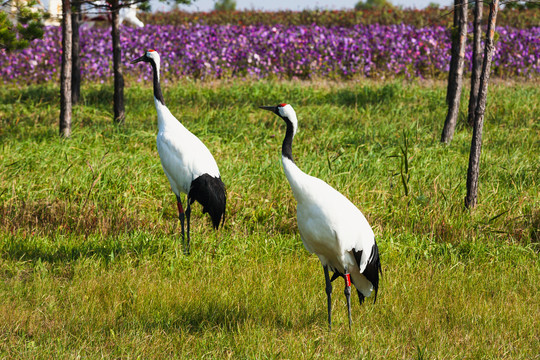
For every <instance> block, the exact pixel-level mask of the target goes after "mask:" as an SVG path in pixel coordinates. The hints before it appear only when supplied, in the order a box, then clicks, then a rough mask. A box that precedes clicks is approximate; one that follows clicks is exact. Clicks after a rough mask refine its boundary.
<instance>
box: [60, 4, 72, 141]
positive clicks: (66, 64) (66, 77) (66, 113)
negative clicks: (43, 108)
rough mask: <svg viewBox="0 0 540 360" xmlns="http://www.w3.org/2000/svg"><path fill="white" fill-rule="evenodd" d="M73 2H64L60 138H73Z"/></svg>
mask: <svg viewBox="0 0 540 360" xmlns="http://www.w3.org/2000/svg"><path fill="white" fill-rule="evenodd" d="M71 36H72V34H71V2H70V0H62V70H61V73H60V136H63V137H65V138H68V137H70V136H71V51H72V48H71Z"/></svg>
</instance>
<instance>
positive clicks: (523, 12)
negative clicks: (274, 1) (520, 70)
mask: <svg viewBox="0 0 540 360" xmlns="http://www.w3.org/2000/svg"><path fill="white" fill-rule="evenodd" d="M484 13H485V14H487V13H489V10H487V9H486V10H484ZM140 18H141V20H142V21H143V22H144V23H145V24H156V25H186V24H204V25H226V24H232V25H246V26H247V25H273V24H281V25H282V26H293V25H318V26H354V25H371V24H379V25H394V24H407V25H412V26H416V27H424V26H448V27H450V26H452V19H453V16H452V9H451V8H437V7H428V8H426V9H422V10H412V9H400V8H387V7H384V8H374V9H369V10H360V11H354V10H303V11H277V12H264V11H212V12H194V13H192V12H186V11H180V10H173V11H169V12H156V13H145V14H141V17H140ZM486 20H487V19H484V21H486ZM539 24H540V8H538V7H537V8H533V9H520V10H518V9H504V10H503V11H500V13H499V14H498V16H497V26H511V27H516V28H531V27H537V26H538V25H539Z"/></svg>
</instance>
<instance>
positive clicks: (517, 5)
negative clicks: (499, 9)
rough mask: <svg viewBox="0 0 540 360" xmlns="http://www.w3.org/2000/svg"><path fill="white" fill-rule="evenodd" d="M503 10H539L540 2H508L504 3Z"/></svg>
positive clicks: (532, 0)
mask: <svg viewBox="0 0 540 360" xmlns="http://www.w3.org/2000/svg"><path fill="white" fill-rule="evenodd" d="M504 8H505V9H508V10H518V11H522V10H530V9H536V10H538V9H540V1H538V0H528V1H508V2H506V1H505V2H504Z"/></svg>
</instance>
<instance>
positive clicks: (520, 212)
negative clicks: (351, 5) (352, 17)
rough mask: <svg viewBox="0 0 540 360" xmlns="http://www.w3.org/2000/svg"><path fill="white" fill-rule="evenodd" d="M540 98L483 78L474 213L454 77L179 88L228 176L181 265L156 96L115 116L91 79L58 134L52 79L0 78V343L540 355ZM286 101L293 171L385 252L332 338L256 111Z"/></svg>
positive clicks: (92, 351) (268, 127)
mask: <svg viewBox="0 0 540 360" xmlns="http://www.w3.org/2000/svg"><path fill="white" fill-rule="evenodd" d="M539 89H540V87H539V86H538V83H535V82H529V83H527V82H523V81H522V82H519V83H517V82H516V83H512V82H496V83H495V84H493V86H491V87H490V94H489V102H490V105H489V107H488V113H487V115H486V126H485V129H484V146H483V153H482V164H481V174H482V175H481V179H480V193H479V206H478V207H477V208H476V209H475V210H473V211H471V212H469V211H465V210H464V206H463V198H464V195H465V176H466V175H465V174H466V167H467V161H468V154H469V145H470V138H471V134H470V129H469V128H468V127H466V126H464V123H465V121H466V120H465V118H466V116H465V114H466V104H464V103H465V101H462V104H463V109H462V116H460V123H459V124H458V129H457V131H456V134H455V137H454V141H453V143H452V145H451V146H442V145H441V144H440V143H439V135H440V130H441V127H442V124H443V121H442V119H443V118H444V115H445V105H444V95H445V84H444V83H437V82H418V83H416V82H408V83H402V82H388V83H383V82H362V83H358V82H353V81H351V82H347V83H332V82H303V83H296V82H289V83H287V82H279V83H278V82H266V81H260V82H250V81H236V82H224V81H222V82H216V83H212V82H206V83H192V82H188V81H182V82H180V83H175V84H169V85H168V86H167V87H166V88H164V95H165V100H166V102H167V103H168V105H169V107H170V109H171V111H172V112H173V114H176V115H177V117H178V118H179V119H180V120H181V121H182V122H183V123H184V124H185V125H186V126H187V127H188V128H189V129H191V130H192V131H193V132H194V133H195V134H196V135H198V136H199V137H200V138H201V139H203V141H204V142H205V143H206V144H207V145H208V147H209V148H210V149H211V151H212V152H213V154H214V156H215V158H216V160H217V162H218V164H219V165H220V169H221V172H222V176H223V179H224V181H225V183H226V185H227V189H228V209H227V220H226V223H225V227H224V228H223V229H221V230H220V231H219V232H218V233H216V232H214V231H212V230H211V226H210V222H209V219H207V218H205V217H202V215H201V212H200V207H198V206H197V207H195V209H194V212H193V217H192V223H193V230H192V234H193V239H192V240H193V242H192V255H191V256H189V257H186V256H184V255H183V254H182V249H181V244H180V241H179V224H178V221H177V219H176V210H175V203H174V196H173V194H172V193H171V192H170V189H169V185H168V182H167V179H166V178H165V176H164V174H163V171H162V169H161V166H160V163H159V159H158V155H157V151H156V149H155V134H156V119H155V117H156V115H155V109H154V105H153V102H152V101H151V99H152V95H151V94H152V90H151V88H149V87H140V85H136V84H135V82H134V81H130V82H129V83H128V86H127V92H126V112H127V118H126V125H125V126H124V127H117V126H115V125H113V123H112V121H111V114H110V105H109V103H110V99H111V97H112V88H111V85H110V84H107V83H106V84H103V85H96V84H95V85H87V86H85V87H83V91H82V100H81V102H80V105H79V106H78V107H76V108H75V109H74V115H73V119H74V125H73V135H72V139H71V140H69V141H63V140H60V139H59V138H58V136H57V124H56V123H57V119H58V96H57V94H58V91H59V89H58V88H57V87H56V86H53V85H50V84H45V85H33V86H29V87H24V88H19V87H17V86H4V87H2V88H1V89H0V99H1V100H0V119H1V120H0V144H1V145H0V238H1V239H2V241H0V278H1V281H0V356H1V357H20V358H50V357H64V358H66V357H67V358H69V357H79V356H81V357H91V358H95V357H122V358H128V357H142V358H164V357H170V356H184V357H191V358H195V357H197V358H201V357H210V358H230V357H234V358H238V357H258V358H300V357H324V358H343V357H346V358H407V359H410V358H418V359H426V358H440V359H442V358H444V359H450V358H460V359H478V358H487V359H489V358H513V359H531V358H535V357H537V356H538V354H539V353H540V346H539V344H540V341H539V340H540V339H539V333H538V328H539V327H540V315H539V314H540V299H539V297H538V293H539V291H540V280H539V279H540V260H539V256H538V253H539V251H540V244H539V243H540V239H539V237H540V235H539V234H540V232H539V224H540V210H539V208H540V207H539V200H540V195H539V194H540V191H539V186H538V179H540V176H539V175H540V174H539V165H538V155H539V141H538V139H539V136H538V135H539V132H540V128H539V124H540V121H539V120H540V119H539V117H538V114H540V108H539V103H538V101H537V99H538V98H539V97H540V90H539ZM464 93H467V91H464ZM284 101H286V102H290V103H291V104H292V105H293V106H294V107H295V109H296V111H297V114H298V117H299V129H300V130H299V133H298V135H297V137H296V139H295V144H294V146H293V152H294V154H295V157H296V159H297V163H298V164H299V166H300V167H301V168H302V169H304V170H305V171H306V172H308V173H310V174H312V175H315V176H318V177H320V178H322V179H324V180H326V181H327V182H329V183H330V184H331V185H333V186H334V187H336V188H337V189H339V190H340V191H341V192H342V193H344V194H345V195H346V196H347V197H349V198H350V199H351V200H352V201H353V202H354V203H355V204H357V205H358V206H359V208H360V209H362V211H363V212H364V213H365V214H366V216H367V218H368V219H369V221H370V223H371V224H372V226H373V228H374V231H375V233H376V237H377V241H378V243H379V247H380V250H381V256H382V263H383V272H384V277H383V280H382V284H381V291H380V293H379V298H378V300H377V303H376V304H375V305H372V304H371V303H370V302H367V303H366V304H364V305H363V306H359V305H358V303H357V302H354V303H353V327H352V330H351V331H350V332H349V330H348V326H347V315H346V309H345V304H344V297H343V295H342V291H341V289H342V286H343V285H342V284H341V283H339V282H336V283H335V288H334V289H335V292H334V299H333V302H334V308H335V312H334V329H333V331H332V333H328V331H327V323H326V300H325V293H324V277H323V273H322V268H321V267H320V264H319V262H318V260H317V258H316V257H315V256H310V255H309V254H307V252H306V251H305V250H304V249H303V246H302V244H301V241H300V239H299V236H298V234H297V228H296V220H295V202H294V199H293V197H292V194H291V192H290V189H289V186H288V184H287V182H286V179H285V177H284V175H283V172H282V169H281V165H280V162H279V151H280V145H281V140H282V137H283V134H284V127H283V124H282V123H281V122H280V120H279V119H278V118H276V117H275V116H272V115H271V114H268V113H265V112H262V111H260V110H258V109H257V106H259V105H273V104H277V103H280V102H284ZM405 159H406V160H407V162H408V168H407V169H405V168H404V167H403V166H402V165H401V164H403V163H404V161H405Z"/></svg>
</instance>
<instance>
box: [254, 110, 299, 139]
mask: <svg viewBox="0 0 540 360" xmlns="http://www.w3.org/2000/svg"><path fill="white" fill-rule="evenodd" d="M259 109H263V110H268V111H271V112H273V113H274V114H276V115H277V116H279V117H280V118H282V119H283V120H284V121H285V122H286V123H290V124H291V125H292V126H293V131H294V133H295V134H296V130H297V129H298V120H297V119H296V112H295V111H294V109H293V107H292V106H291V105H289V104H285V103H283V104H279V105H276V106H259Z"/></svg>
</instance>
